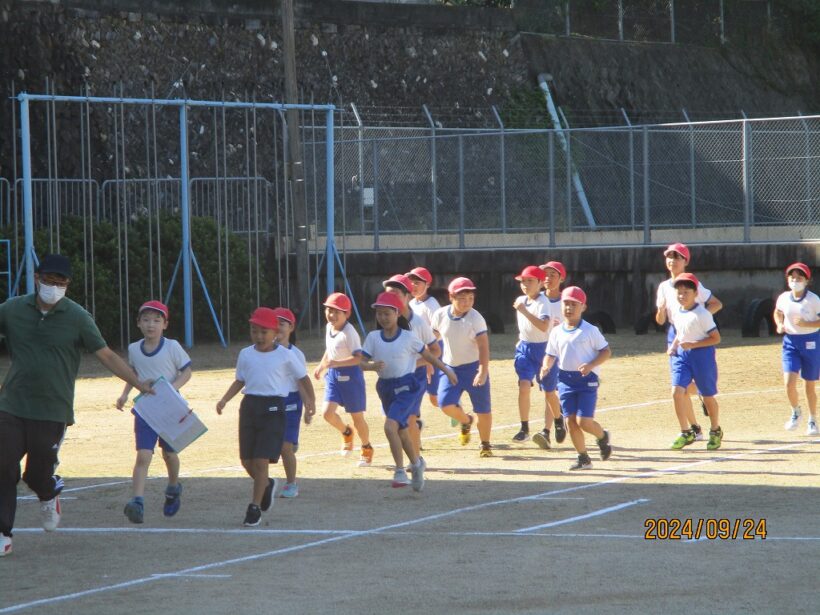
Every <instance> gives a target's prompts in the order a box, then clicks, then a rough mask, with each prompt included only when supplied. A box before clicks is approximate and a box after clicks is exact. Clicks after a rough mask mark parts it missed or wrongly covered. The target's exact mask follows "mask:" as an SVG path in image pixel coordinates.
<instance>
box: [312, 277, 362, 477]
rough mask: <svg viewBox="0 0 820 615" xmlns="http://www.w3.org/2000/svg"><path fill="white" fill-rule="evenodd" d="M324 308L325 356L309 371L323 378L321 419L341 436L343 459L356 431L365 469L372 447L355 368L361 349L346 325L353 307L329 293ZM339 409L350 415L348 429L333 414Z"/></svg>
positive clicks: (359, 376) (358, 370)
mask: <svg viewBox="0 0 820 615" xmlns="http://www.w3.org/2000/svg"><path fill="white" fill-rule="evenodd" d="M324 306H325V319H327V327H326V329H325V354H324V355H322V360H321V361H320V362H319V365H318V366H317V367H316V369H315V370H314V371H313V377H314V378H316V380H318V379H319V378H321V377H322V376H323V375H324V377H325V403H324V407H323V415H324V418H325V420H326V421H327V422H328V423H330V424H331V425H333V427H335V428H336V429H338V430H339V433H341V434H342V450H341V453H342V455H343V456H345V457H347V456H348V455H350V452H351V451H352V450H353V430H354V429H355V430H356V433H358V434H359V440H361V443H362V454H361V457H360V459H359V466H361V467H367V466H369V465H370V464H371V463H373V447H372V446H371V445H370V429H369V428H368V426H367V421H365V419H364V411H365V410H366V409H367V400H366V397H365V390H364V374H362V368H361V367H359V363H361V361H362V357H361V355H359V354H356V353H357V352H358V351H359V350H361V349H362V341H361V338H360V337H359V334H358V333H357V332H356V329H355V328H353V325H351V324H350V323H349V322H348V318H349V317H350V310H351V309H352V307H353V304H352V303H351V302H350V299H349V298H348V297H347V296H346V295H344V294H342V293H333V294H331V295H330V296H329V297H328V298H327V299H326V300H325V302H324ZM339 406H343V407H344V409H345V412H347V413H348V414H349V415H350V418H351V420H352V421H353V426H352V427H351V426H350V425H348V424H345V422H344V421H343V420H342V419H341V417H340V416H339V415H338V414H336V408H338V407H339Z"/></svg>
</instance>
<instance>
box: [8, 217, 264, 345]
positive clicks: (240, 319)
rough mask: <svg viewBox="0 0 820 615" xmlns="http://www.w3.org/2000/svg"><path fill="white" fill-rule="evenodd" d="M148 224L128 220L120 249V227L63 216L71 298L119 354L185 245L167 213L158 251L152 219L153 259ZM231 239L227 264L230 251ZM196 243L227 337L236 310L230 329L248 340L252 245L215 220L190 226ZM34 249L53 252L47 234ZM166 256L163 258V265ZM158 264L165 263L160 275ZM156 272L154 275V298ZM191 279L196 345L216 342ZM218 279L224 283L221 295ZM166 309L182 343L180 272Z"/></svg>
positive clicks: (37, 239) (132, 337)
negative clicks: (227, 288)
mask: <svg viewBox="0 0 820 615" xmlns="http://www.w3.org/2000/svg"><path fill="white" fill-rule="evenodd" d="M148 224H149V219H148V218H146V217H139V218H136V219H135V220H132V221H130V223H129V225H128V229H127V232H126V231H124V230H122V229H121V230H120V232H119V237H120V238H121V242H118V232H117V228H116V226H115V225H112V224H111V223H109V222H99V223H95V224H94V225H93V227H89V225H88V224H87V223H84V221H83V219H82V218H79V217H64V218H62V220H61V222H60V252H61V253H62V254H65V255H66V256H68V257H69V258H70V259H71V265H72V268H73V271H74V278H73V280H72V284H71V288H70V290H69V296H70V297H71V298H72V299H74V300H75V301H77V302H78V303H80V304H82V305H84V306H85V307H86V308H87V309H88V310H89V311H92V310H93V312H94V316H95V320H96V322H97V326H99V328H100V331H101V332H102V334H103V337H104V338H105V339H106V340H107V341H108V343H109V344H110V345H111V346H114V347H119V346H120V344H121V340H124V341H125V343H128V342H130V341H134V340H136V339H139V335H140V334H139V330H138V329H137V328H136V326H135V322H136V314H137V310H138V309H139V306H140V305H141V304H142V303H143V302H145V301H148V300H149V299H159V300H164V299H165V297H164V295H165V293H166V292H167V289H168V283H169V282H170V280H171V275H172V273H173V269H174V265H175V264H176V262H177V258H178V257H179V252H180V248H181V245H182V228H181V226H182V223H181V221H180V219H179V215H178V214H170V213H167V214H162V215H161V216H160V219H159V233H160V237H161V239H162V241H161V248H159V249H158V248H157V245H156V244H157V242H156V233H157V220H156V218H154V219H152V220H151V224H152V227H153V228H152V233H153V236H154V241H153V242H152V243H153V246H152V249H151V253H150V258H149V241H148V236H149V235H148V233H149V231H148ZM5 230H9V229H5ZM92 233H93V238H92ZM9 235H10V234H9V233H5V232H4V233H2V236H4V237H8V236H9ZM226 237H227V249H228V253H227V257H228V258H226V252H225V251H226ZM217 240H218V241H219V242H220V249H221V252H222V255H221V256H222V259H221V260H222V268H221V271H220V252H219V250H218V248H217ZM20 241H22V237H21V238H20ZM191 242H192V245H193V248H194V253H195V255H196V259H197V262H198V263H199V267H200V270H201V271H202V275H203V277H204V278H205V283H206V285H207V287H208V293H209V294H210V296H211V300H212V301H213V303H214V309H215V310H216V313H217V317H218V318H219V320H220V323H221V324H222V327H223V331H224V330H225V329H226V327H227V321H226V317H227V314H228V311H230V321H231V322H230V325H231V329H232V330H233V331H239V332H242V334H244V331H245V329H246V328H247V319H248V314H249V313H250V312H251V311H252V310H253V308H254V307H256V306H255V305H254V304H253V301H255V290H256V289H255V287H254V288H253V289H252V288H251V285H250V284H249V281H248V280H249V274H248V271H249V259H248V251H247V244H246V241H245V240H244V239H243V238H241V237H238V236H236V235H234V234H231V233H227V231H226V230H225V229H221V231H220V230H218V229H217V226H216V223H215V221H214V220H213V219H211V218H198V217H195V218H192V220H191ZM118 244H119V245H118ZM34 245H35V250H36V251H37V254H39V255H42V254H45V253H47V252H48V251H49V231H48V229H41V230H39V231H37V232H36V233H35V237H34ZM92 245H93V256H94V259H93V284H92V276H91V270H92V264H91V259H90V258H89V259H88V260H86V258H85V257H84V255H85V254H90V251H91V250H92ZM126 245H127V250H126ZM126 256H127V265H128V269H127V273H126V268H125V266H126ZM160 256H161V259H160V260H159V261H158V257H160ZM158 262H161V266H160V267H159V271H158V267H157V263H158ZM226 263H228V264H227V265H226ZM150 271H152V272H153V276H154V290H153V292H152V290H151V279H150V276H149V272H150ZM160 272H161V274H162V295H163V296H157V290H156V289H157V275H158V274H159V273H160ZM227 274H229V275H227ZM255 275H256V272H255V271H253V277H254V278H255ZM193 276H194V282H193V301H194V311H193V316H194V333H195V339H196V341H198V342H199V341H215V340H218V339H219V338H218V336H217V333H216V329H215V327H214V324H213V319H212V317H211V313H210V311H209V310H208V306H207V302H206V300H205V295H204V293H203V291H202V287H201V285H200V283H199V280H198V278H197V277H196V272H195V271H194V272H193ZM220 278H221V281H222V293H221V296H220ZM228 278H230V310H228V307H229V306H228V305H227V303H226V301H225V300H224V297H226V296H227V295H226V293H225V286H226V284H227V279H228ZM267 284H268V282H267V280H265V279H264V278H263V281H262V285H263V288H262V289H261V292H262V296H263V298H268V297H269V296H270V291H269V289H268V287H267ZM92 288H93V297H92ZM126 297H127V301H126ZM168 308H169V310H170V312H171V319H170V323H169V327H168V331H167V335H168V336H169V337H173V338H178V339H181V338H183V337H184V322H183V288H182V270H181V267H180V271H179V272H178V274H177V279H176V283H175V284H174V288H173V291H172V293H171V297H170V300H169V302H168ZM126 325H130V339H125V336H126Z"/></svg>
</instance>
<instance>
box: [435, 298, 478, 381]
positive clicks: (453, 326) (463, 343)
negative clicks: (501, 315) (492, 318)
mask: <svg viewBox="0 0 820 615" xmlns="http://www.w3.org/2000/svg"><path fill="white" fill-rule="evenodd" d="M430 326H431V327H432V329H433V331H436V332H438V334H439V335H440V336H441V341H442V342H444V353H443V355H442V357H441V360H442V361H443V362H444V363H446V364H447V365H450V366H451V367H458V366H459V365H467V364H468V363H475V362H476V361H478V343H477V342H476V338H477V337H478V336H479V335H486V334H487V323H486V322H485V321H484V317H483V316H482V315H481V314H479V313H478V312H477V311H476V310H474V309H472V308H471V309H470V311H469V312H467V313H466V314H464V316H462V317H461V318H456V317H455V316H453V314H452V306H449V305H445V306H444V307H442V308H439V309H438V310H436V312H435V313H434V314H433V320H432V322H431V323H430Z"/></svg>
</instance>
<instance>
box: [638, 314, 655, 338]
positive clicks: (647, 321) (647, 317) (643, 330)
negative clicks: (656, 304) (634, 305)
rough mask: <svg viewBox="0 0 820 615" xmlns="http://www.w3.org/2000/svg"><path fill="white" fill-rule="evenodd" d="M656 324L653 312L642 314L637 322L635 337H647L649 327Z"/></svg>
mask: <svg viewBox="0 0 820 615" xmlns="http://www.w3.org/2000/svg"><path fill="white" fill-rule="evenodd" d="M654 324H655V315H654V314H653V313H651V312H648V313H646V314H641V315H640V316H638V319H637V320H636V321H635V335H646V334H647V333H649V327H651V326H652V325H654Z"/></svg>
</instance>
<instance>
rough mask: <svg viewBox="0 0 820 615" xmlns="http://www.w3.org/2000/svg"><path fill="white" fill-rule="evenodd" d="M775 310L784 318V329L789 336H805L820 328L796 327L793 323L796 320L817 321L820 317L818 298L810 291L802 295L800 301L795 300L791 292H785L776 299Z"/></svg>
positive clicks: (819, 298)
mask: <svg viewBox="0 0 820 615" xmlns="http://www.w3.org/2000/svg"><path fill="white" fill-rule="evenodd" d="M775 308H776V309H778V310H780V311H781V312H783V315H784V316H785V320H784V323H783V325H784V327H785V329H786V333H788V334H789V335H806V334H808V333H814V332H815V331H817V330H818V329H820V327H798V326H797V325H796V324H794V322H795V321H796V320H797V319H798V318H802V319H803V320H817V316H818V315H820V297H818V296H817V295H815V294H814V293H813V292H811V291H810V290H807V291H805V292H804V293H803V296H802V297H801V298H800V300H799V301H798V300H796V299H795V298H794V297H793V296H792V293H791V291H786V292H785V293H783V294H781V295H780V296H779V297H778V298H777V303H776V304H775Z"/></svg>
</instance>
